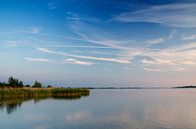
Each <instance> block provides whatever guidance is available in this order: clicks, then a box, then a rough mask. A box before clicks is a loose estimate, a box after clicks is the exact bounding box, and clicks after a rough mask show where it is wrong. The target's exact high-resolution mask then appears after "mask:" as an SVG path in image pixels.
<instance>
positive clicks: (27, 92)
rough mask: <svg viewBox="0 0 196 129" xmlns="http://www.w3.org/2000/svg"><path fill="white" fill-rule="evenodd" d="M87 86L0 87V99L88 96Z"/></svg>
mask: <svg viewBox="0 0 196 129" xmlns="http://www.w3.org/2000/svg"><path fill="white" fill-rule="evenodd" d="M89 94H90V91H89V90H88V89H85V88H15V89H13V88H7V89H0V99H13V98H35V97H59V98H60V97H62V98H63V97H81V96H88V95H89Z"/></svg>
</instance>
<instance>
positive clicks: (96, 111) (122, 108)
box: [0, 89, 196, 129]
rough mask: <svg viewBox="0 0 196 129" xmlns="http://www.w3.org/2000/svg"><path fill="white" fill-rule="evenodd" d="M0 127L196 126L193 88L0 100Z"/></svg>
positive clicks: (191, 128) (164, 128)
mask: <svg viewBox="0 0 196 129" xmlns="http://www.w3.org/2000/svg"><path fill="white" fill-rule="evenodd" d="M0 129H196V89H138V90H91V94H90V96H87V97H82V98H80V99H74V100H66V99H65V100H64V99H43V100H37V101H35V100H26V101H23V102H20V103H14V104H13V103H12V102H9V101H8V102H5V103H3V102H1V104H0Z"/></svg>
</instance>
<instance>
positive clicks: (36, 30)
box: [28, 27, 42, 34]
mask: <svg viewBox="0 0 196 129" xmlns="http://www.w3.org/2000/svg"><path fill="white" fill-rule="evenodd" d="M41 30H42V28H40V27H29V28H28V32H29V33H33V34H37V33H39V32H40V31H41Z"/></svg>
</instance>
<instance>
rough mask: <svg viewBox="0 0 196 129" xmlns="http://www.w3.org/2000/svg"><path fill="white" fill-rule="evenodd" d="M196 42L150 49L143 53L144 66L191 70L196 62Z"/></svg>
mask: <svg viewBox="0 0 196 129" xmlns="http://www.w3.org/2000/svg"><path fill="white" fill-rule="evenodd" d="M195 53H196V43H194V42H193V43H188V44H183V45H178V46H177V45H176V46H171V47H169V48H166V49H163V50H157V51H155V50H148V49H146V50H145V52H143V53H142V56H144V59H143V60H141V63H142V64H143V65H144V66H143V67H145V68H146V67H147V68H152V69H161V70H162V71H183V70H191V69H193V68H194V67H195V64H196V54H195Z"/></svg>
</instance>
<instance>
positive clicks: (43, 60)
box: [24, 57, 95, 66]
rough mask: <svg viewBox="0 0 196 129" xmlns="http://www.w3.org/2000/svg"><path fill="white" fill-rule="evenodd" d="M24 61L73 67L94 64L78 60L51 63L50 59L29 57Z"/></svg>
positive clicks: (69, 59) (71, 59)
mask: <svg viewBox="0 0 196 129" xmlns="http://www.w3.org/2000/svg"><path fill="white" fill-rule="evenodd" d="M24 59H25V60H26V61H31V62H42V63H49V64H74V65H86V66H90V65H93V64H95V63H93V62H88V61H80V60H77V59H73V58H68V59H62V60H60V61H53V60H51V59H46V58H30V57H25V58H24Z"/></svg>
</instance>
